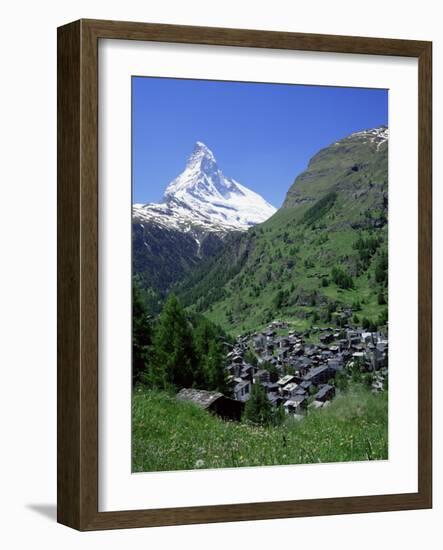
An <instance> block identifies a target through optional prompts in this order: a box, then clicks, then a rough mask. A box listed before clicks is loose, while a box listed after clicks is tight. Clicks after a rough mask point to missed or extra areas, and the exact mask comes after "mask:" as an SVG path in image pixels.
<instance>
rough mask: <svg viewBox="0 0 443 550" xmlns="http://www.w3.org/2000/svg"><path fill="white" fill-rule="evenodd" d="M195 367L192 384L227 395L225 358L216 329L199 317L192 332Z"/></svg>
mask: <svg viewBox="0 0 443 550" xmlns="http://www.w3.org/2000/svg"><path fill="white" fill-rule="evenodd" d="M194 341H195V350H196V357H197V367H196V370H195V374H194V383H195V385H196V386H197V387H201V388H204V389H208V390H218V391H220V392H222V393H225V394H226V393H227V391H228V386H227V380H226V373H225V368H224V366H225V365H224V364H225V357H224V353H223V348H222V344H221V341H220V333H219V331H218V330H217V327H216V326H215V325H214V324H213V323H211V322H210V321H208V320H207V319H205V318H204V317H200V318H199V319H198V321H197V323H196V327H195V331H194Z"/></svg>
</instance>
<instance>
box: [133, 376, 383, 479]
mask: <svg viewBox="0 0 443 550" xmlns="http://www.w3.org/2000/svg"><path fill="white" fill-rule="evenodd" d="M132 433H133V449H132V452H133V471H135V472H143V471H144V472H146V471H165V470H166V471H168V470H191V469H196V468H232V467H238V466H271V465H280V464H305V463H312V462H342V461H350V460H352V461H358V460H380V459H387V458H388V407H387V392H384V393H381V394H377V395H374V394H372V393H371V392H370V391H369V390H367V389H365V388H363V387H362V386H359V385H353V386H352V387H351V389H349V390H348V391H347V392H346V393H342V394H340V395H339V396H338V397H337V398H336V399H335V400H334V401H333V402H332V403H331V404H330V406H329V407H327V408H325V409H321V410H318V411H312V412H310V413H309V415H308V416H307V417H306V418H304V420H303V421H301V422H298V421H297V420H294V419H292V418H286V419H285V421H284V423H283V424H281V425H279V426H269V427H262V426H257V425H254V424H251V423H248V422H245V421H244V422H226V421H223V420H221V419H220V418H218V417H216V416H213V415H211V414H210V413H208V412H206V411H205V410H203V409H201V408H199V407H198V406H197V405H195V404H193V403H190V402H183V401H178V400H176V399H175V398H174V397H173V396H171V395H170V394H168V393H165V392H158V391H152V390H146V389H145V388H142V387H138V388H136V390H135V392H134V396H133V424H132Z"/></svg>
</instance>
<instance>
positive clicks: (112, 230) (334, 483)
mask: <svg viewBox="0 0 443 550" xmlns="http://www.w3.org/2000/svg"><path fill="white" fill-rule="evenodd" d="M431 55H432V47H431V43H430V42H421V41H409V40H393V39H381V38H361V37H347V36H327V35H314V34H298V33H281V32H269V31H258V30H239V29H222V28H203V27H185V26H174V25H158V24H148V23H129V22H116V21H96V20H80V21H76V22H74V23H69V24H67V25H65V26H63V27H60V28H59V29H58V521H59V522H60V523H63V524H65V525H68V526H70V527H73V528H76V529H79V530H96V529H113V528H125V527H147V526H159V525H176V524H189V523H209V522H221V521H241V520H253V519H269V518H285V517H298V516H313V515H327V514H344V513H360V512H376V511H390V510H406V509H418V508H430V507H431V506H432V415H431V412H432V403H431V395H432V372H431V350H432V341H431V321H432V306H431V301H432V280H431V272H432V258H431V250H432V246H431V244H432V242H431V241H432V234H431V226H432V223H431V206H432V191H431V183H432V181H431V165H432V162H431V160H432V157H431V150H432V147H431V146H432V127H431V123H432V109H431V102H432V98H431V91H432V84H431V67H432V58H431Z"/></svg>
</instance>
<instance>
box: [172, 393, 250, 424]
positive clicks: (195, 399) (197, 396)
mask: <svg viewBox="0 0 443 550" xmlns="http://www.w3.org/2000/svg"><path fill="white" fill-rule="evenodd" d="M176 397H177V399H178V400H180V401H190V402H192V403H194V404H195V405H198V406H199V407H201V408H202V409H205V410H207V411H209V412H211V413H213V414H216V415H217V416H221V417H222V418H224V419H226V420H240V419H241V415H242V412H243V409H244V403H242V402H240V401H236V400H235V399H231V398H230V397H226V396H225V395H223V394H222V393H220V392H211V391H206V390H196V389H194V388H183V389H182V390H180V391H179V392H178V394H177V396H176Z"/></svg>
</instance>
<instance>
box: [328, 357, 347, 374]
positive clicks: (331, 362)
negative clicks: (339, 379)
mask: <svg viewBox="0 0 443 550" xmlns="http://www.w3.org/2000/svg"><path fill="white" fill-rule="evenodd" d="M343 366H344V365H343V359H342V358H341V357H339V356H335V357H332V358H331V359H328V367H329V368H330V369H332V370H334V371H338V370H342V368H343Z"/></svg>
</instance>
